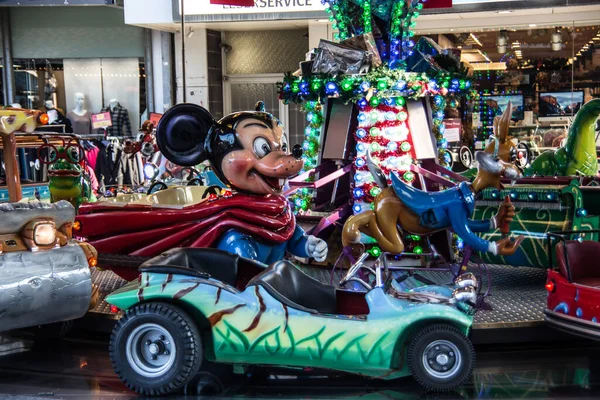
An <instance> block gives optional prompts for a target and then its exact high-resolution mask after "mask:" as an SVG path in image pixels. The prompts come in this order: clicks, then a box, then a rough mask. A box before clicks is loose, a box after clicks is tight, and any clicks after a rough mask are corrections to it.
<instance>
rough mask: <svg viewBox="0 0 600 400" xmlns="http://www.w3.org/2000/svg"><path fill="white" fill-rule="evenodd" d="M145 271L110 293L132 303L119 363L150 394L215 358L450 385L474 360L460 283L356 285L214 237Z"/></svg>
mask: <svg viewBox="0 0 600 400" xmlns="http://www.w3.org/2000/svg"><path fill="white" fill-rule="evenodd" d="M140 272H141V273H140V276H139V278H138V280H136V281H133V282H130V283H129V284H128V285H126V286H125V287H123V288H121V289H119V290H117V291H116V292H114V293H113V294H111V295H109V296H108V297H107V299H106V301H107V302H108V303H110V304H112V305H114V306H116V307H118V308H119V309H121V310H124V311H125V312H124V316H123V317H122V318H121V320H120V321H119V322H118V323H117V326H116V327H115V330H114V331H113V335H112V337H111V344H110V356H111V359H112V362H113V367H114V368H115V372H116V373H117V375H118V376H119V377H120V378H121V380H122V381H123V382H124V383H125V384H126V385H127V386H128V387H129V388H130V389H132V390H134V391H136V392H138V393H140V394H144V395H163V394H166V393H170V392H173V391H176V390H178V389H179V388H181V387H182V386H183V385H185V384H187V383H188V382H189V381H190V380H192V379H193V378H194V376H196V375H198V374H201V375H202V374H205V375H206V374H207V372H206V365H210V364H212V363H213V362H216V363H225V364H230V365H231V364H233V365H270V366H284V367H292V368H298V367H302V368H305V367H307V368H320V369H321V368H322V369H328V370H335V371H342V372H349V373H356V374H360V375H364V376H368V377H373V378H381V379H394V378H399V377H403V376H408V375H413V376H415V378H416V379H417V380H418V381H419V382H420V383H421V384H422V385H423V386H424V387H426V388H428V389H431V390H440V391H446V390H452V389H453V388H455V387H456V386H457V385H460V384H461V383H463V382H464V381H465V380H466V379H467V378H468V376H469V374H470V373H471V370H472V368H473V364H474V353H473V347H472V345H471V342H470V341H469V339H468V335H469V332H470V328H471V324H472V314H471V313H469V312H467V311H466V310H465V308H463V307H462V305H463V304H462V303H460V300H457V298H458V297H457V296H456V292H457V291H458V290H459V289H456V288H451V287H442V286H425V287H422V288H419V289H414V290H412V291H409V292H402V291H401V290H400V289H399V286H398V285H397V284H396V283H395V281H394V280H393V278H389V277H391V274H390V275H388V279H385V280H384V281H385V282H386V283H385V284H381V285H379V286H375V287H372V288H371V290H368V291H367V292H364V291H363V292H357V291H347V290H342V289H340V288H336V287H334V286H329V285H325V284H322V283H320V282H318V281H316V280H314V279H313V278H311V277H309V276H308V275H306V274H304V273H303V272H302V271H301V270H300V269H299V268H297V267H296V266H294V265H293V264H291V263H290V262H287V261H280V262H277V263H275V264H273V265H271V266H269V267H267V268H266V269H265V266H264V265H262V264H260V263H258V262H255V261H252V260H248V259H244V258H241V257H238V256H236V255H233V254H230V253H226V252H222V251H220V250H215V249H193V248H179V249H172V250H169V251H168V252H166V253H164V254H162V255H159V256H157V257H155V258H153V259H151V260H149V261H147V262H146V263H144V264H142V266H141V267H140ZM386 272H387V271H386ZM377 273H381V272H380V270H379V269H378V270H377ZM378 282H382V281H381V280H378ZM463 283H464V282H463ZM455 285H458V283H456V284H455ZM465 286H466V285H463V284H461V285H459V286H456V287H461V288H464V287H465ZM471 289H472V287H470V289H469V290H471ZM210 375H211V376H212V374H210ZM210 379H213V381H214V380H218V378H215V377H214V376H213V377H212V378H210ZM210 379H209V380H210ZM213 383H214V382H213ZM217 386H219V385H217Z"/></svg>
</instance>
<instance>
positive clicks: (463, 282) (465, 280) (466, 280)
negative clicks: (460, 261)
mask: <svg viewBox="0 0 600 400" xmlns="http://www.w3.org/2000/svg"><path fill="white" fill-rule="evenodd" d="M454 284H455V285H456V287H457V288H466V287H469V286H472V287H474V288H476V287H478V282H477V278H476V277H475V274H473V273H472V272H467V273H464V274H462V275H460V276H459V277H458V278H456V279H455V280H454Z"/></svg>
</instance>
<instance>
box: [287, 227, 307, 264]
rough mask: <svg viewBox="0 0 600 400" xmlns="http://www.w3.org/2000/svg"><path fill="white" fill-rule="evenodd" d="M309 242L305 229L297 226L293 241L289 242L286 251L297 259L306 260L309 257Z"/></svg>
mask: <svg viewBox="0 0 600 400" xmlns="http://www.w3.org/2000/svg"><path fill="white" fill-rule="evenodd" d="M307 240H308V236H307V235H306V233H305V232H304V229H302V228H301V227H300V225H298V224H296V230H295V231H294V235H292V237H291V239H290V240H289V241H288V243H287V247H286V249H287V251H289V252H290V253H292V254H293V255H295V256H296V257H303V258H306V257H308V253H307V252H306V241H307Z"/></svg>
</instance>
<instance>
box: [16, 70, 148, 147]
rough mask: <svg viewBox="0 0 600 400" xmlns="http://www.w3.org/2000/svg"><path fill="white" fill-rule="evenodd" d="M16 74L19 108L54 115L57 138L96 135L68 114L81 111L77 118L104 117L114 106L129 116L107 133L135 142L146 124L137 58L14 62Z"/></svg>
mask: <svg viewBox="0 0 600 400" xmlns="http://www.w3.org/2000/svg"><path fill="white" fill-rule="evenodd" d="M14 72H15V96H14V97H15V103H16V104H18V105H19V106H20V107H23V108H31V109H42V110H54V109H56V111H57V112H58V113H57V114H56V115H55V114H53V115H52V118H51V122H52V124H54V125H58V126H59V127H58V131H59V132H62V131H64V132H74V133H77V134H83V135H85V134H91V133H96V132H92V131H91V126H89V124H81V123H79V122H80V121H78V119H79V118H77V117H76V116H73V115H72V114H71V115H70V116H69V112H70V111H72V110H79V109H81V110H80V111H77V113H76V115H77V116H79V117H81V115H88V114H89V115H91V114H96V113H100V112H101V111H103V110H104V111H107V110H108V108H109V107H110V104H111V101H112V100H116V103H118V104H119V106H120V107H121V108H122V109H124V110H126V111H127V113H126V114H127V115H128V121H127V123H123V125H122V126H120V127H118V128H120V129H116V128H115V129H111V130H110V131H111V132H109V133H111V134H114V135H116V136H132V135H133V134H134V133H135V132H136V131H137V127H138V126H140V122H141V120H142V119H143V118H146V114H147V112H146V85H145V78H146V75H145V68H144V64H143V62H142V60H140V59H139V58H97V59H54V60H39V59H38V60H36V59H31V60H27V59H15V60H14ZM81 95H83V96H81ZM78 98H79V99H80V100H77V99H78ZM81 98H82V99H83V100H81ZM78 101H79V102H81V101H82V103H80V104H78ZM113 103H115V102H113ZM83 111H87V113H83ZM123 113H124V112H123ZM86 118H87V117H86Z"/></svg>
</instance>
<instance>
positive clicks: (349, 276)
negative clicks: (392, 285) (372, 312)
mask: <svg viewBox="0 0 600 400" xmlns="http://www.w3.org/2000/svg"><path fill="white" fill-rule="evenodd" d="M367 257H369V253H367V252H365V253H363V254H362V255H361V256H360V257H359V258H358V260H357V261H356V263H354V264H353V265H352V266H351V267H350V268H349V269H348V272H347V273H346V276H344V277H343V278H342V279H341V280H340V282H339V286H344V285H345V284H346V283H348V282H350V281H352V282H357V283H359V284H361V285H362V286H363V287H364V288H365V289H367V290H371V289H373V286H371V285H370V284H369V283H367V282H365V281H364V280H362V279H360V278H357V277H356V274H357V273H358V271H360V270H361V269H366V270H367V271H369V272H370V273H372V274H373V275H375V287H383V286H384V284H385V282H383V277H382V274H381V264H382V263H383V267H384V271H385V275H386V276H388V274H389V272H388V265H387V261H386V260H385V254H381V256H379V258H378V259H377V261H375V269H373V268H371V267H368V266H366V265H364V261H365V260H366V259H367Z"/></svg>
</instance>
